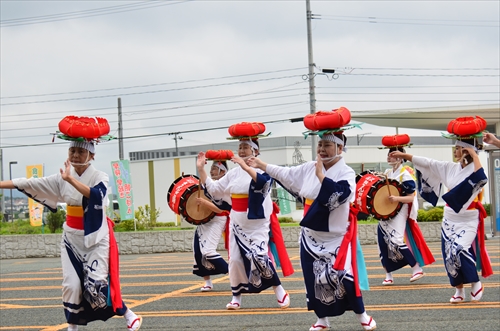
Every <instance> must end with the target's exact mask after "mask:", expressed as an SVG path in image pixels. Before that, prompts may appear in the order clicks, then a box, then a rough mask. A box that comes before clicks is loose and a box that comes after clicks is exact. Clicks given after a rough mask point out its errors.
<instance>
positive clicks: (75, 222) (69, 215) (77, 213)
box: [66, 206, 83, 230]
mask: <svg viewBox="0 0 500 331" xmlns="http://www.w3.org/2000/svg"><path fill="white" fill-rule="evenodd" d="M66 225H67V226H69V227H70V228H73V229H77V230H83V207H82V206H68V207H67V210H66Z"/></svg>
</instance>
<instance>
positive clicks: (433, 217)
mask: <svg viewBox="0 0 500 331" xmlns="http://www.w3.org/2000/svg"><path fill="white" fill-rule="evenodd" d="M443 212H444V211H443V207H432V208H430V209H428V210H424V209H419V210H418V216H417V221H418V222H441V221H442V220H443Z"/></svg>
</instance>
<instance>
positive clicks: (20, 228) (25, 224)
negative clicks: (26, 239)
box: [0, 220, 41, 235]
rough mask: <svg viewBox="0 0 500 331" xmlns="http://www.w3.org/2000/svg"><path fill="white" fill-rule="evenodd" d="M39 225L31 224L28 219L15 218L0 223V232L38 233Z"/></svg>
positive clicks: (39, 230) (39, 231) (7, 233)
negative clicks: (14, 219)
mask: <svg viewBox="0 0 500 331" xmlns="http://www.w3.org/2000/svg"><path fill="white" fill-rule="evenodd" d="M40 233H41V227H39V226H37V227H35V226H31V224H30V221H29V220H17V221H13V222H9V223H6V222H4V223H0V234H5V235H11V234H40Z"/></svg>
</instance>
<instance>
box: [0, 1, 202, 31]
mask: <svg viewBox="0 0 500 331" xmlns="http://www.w3.org/2000/svg"><path fill="white" fill-rule="evenodd" d="M188 1H192V0H182V1H176V2H174V1H171V2H167V1H145V2H141V3H137V4H126V5H118V6H111V7H102V8H96V9H88V10H81V11H76V12H68V13H61V14H51V15H42V16H33V17H25V18H15V19H7V20H1V21H0V27H2V28H4V27H13V26H21V25H32V24H41V23H52V22H59V21H67V20H72V19H79V18H88V17H96V16H102V15H111V14H118V13H124V12H129V11H136V10H142V9H150V8H156V7H161V6H170V5H177V4H180V3H184V2H188ZM132 7H135V8H132Z"/></svg>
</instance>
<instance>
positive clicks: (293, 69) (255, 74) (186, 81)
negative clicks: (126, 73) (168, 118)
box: [0, 67, 307, 99]
mask: <svg viewBox="0 0 500 331" xmlns="http://www.w3.org/2000/svg"><path fill="white" fill-rule="evenodd" d="M305 69H307V67H302V68H291V69H279V70H273V71H263V72H255V73H246V74H238V75H230V76H221V77H209V78H202V79H191V80H184V81H177V82H166V83H156V84H145V85H134V86H122V87H112V88H105V89H94V90H83V91H73V92H56V93H44V94H31V95H17V96H11V97H0V99H14V98H31V97H45V96H52V95H66V94H79V93H94V92H105V91H114V90H129V89H136V88H147V87H154V86H164V85H179V84H187V83H198V82H205V81H211V80H219V79H228V78H240V77H248V76H257V75H268V74H275V73H279V72H287V71H296V70H305Z"/></svg>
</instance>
